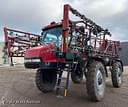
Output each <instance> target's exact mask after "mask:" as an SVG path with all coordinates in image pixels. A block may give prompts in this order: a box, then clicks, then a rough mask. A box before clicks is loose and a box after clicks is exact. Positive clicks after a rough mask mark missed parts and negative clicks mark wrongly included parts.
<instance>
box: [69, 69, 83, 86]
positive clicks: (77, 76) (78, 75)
mask: <svg viewBox="0 0 128 107" xmlns="http://www.w3.org/2000/svg"><path fill="white" fill-rule="evenodd" d="M71 79H72V81H73V83H75V84H79V83H81V81H82V79H83V72H82V70H80V68H79V67H77V69H76V70H74V71H72V72H71Z"/></svg>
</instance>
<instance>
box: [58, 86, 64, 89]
mask: <svg viewBox="0 0 128 107" xmlns="http://www.w3.org/2000/svg"><path fill="white" fill-rule="evenodd" d="M56 88H59V89H60V88H61V89H64V88H65V86H56Z"/></svg>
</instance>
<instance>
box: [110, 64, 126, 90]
mask: <svg viewBox="0 0 128 107" xmlns="http://www.w3.org/2000/svg"><path fill="white" fill-rule="evenodd" d="M122 74H123V67H122V65H121V63H120V62H115V63H113V64H112V71H111V77H112V84H113V87H115V88H119V87H121V85H122V83H123V75H122Z"/></svg>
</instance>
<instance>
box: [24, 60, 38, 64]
mask: <svg viewBox="0 0 128 107" xmlns="http://www.w3.org/2000/svg"><path fill="white" fill-rule="evenodd" d="M27 62H40V59H24V63H27Z"/></svg>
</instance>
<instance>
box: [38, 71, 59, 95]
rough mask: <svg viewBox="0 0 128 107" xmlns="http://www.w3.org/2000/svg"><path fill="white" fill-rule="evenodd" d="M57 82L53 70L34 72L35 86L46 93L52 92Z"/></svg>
mask: <svg viewBox="0 0 128 107" xmlns="http://www.w3.org/2000/svg"><path fill="white" fill-rule="evenodd" d="M56 81H57V73H56V71H55V70H47V69H39V70H37V72H36V86H37V88H38V89H39V90H40V91H42V92H44V93H46V92H51V91H53V89H54V87H55V85H56Z"/></svg>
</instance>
